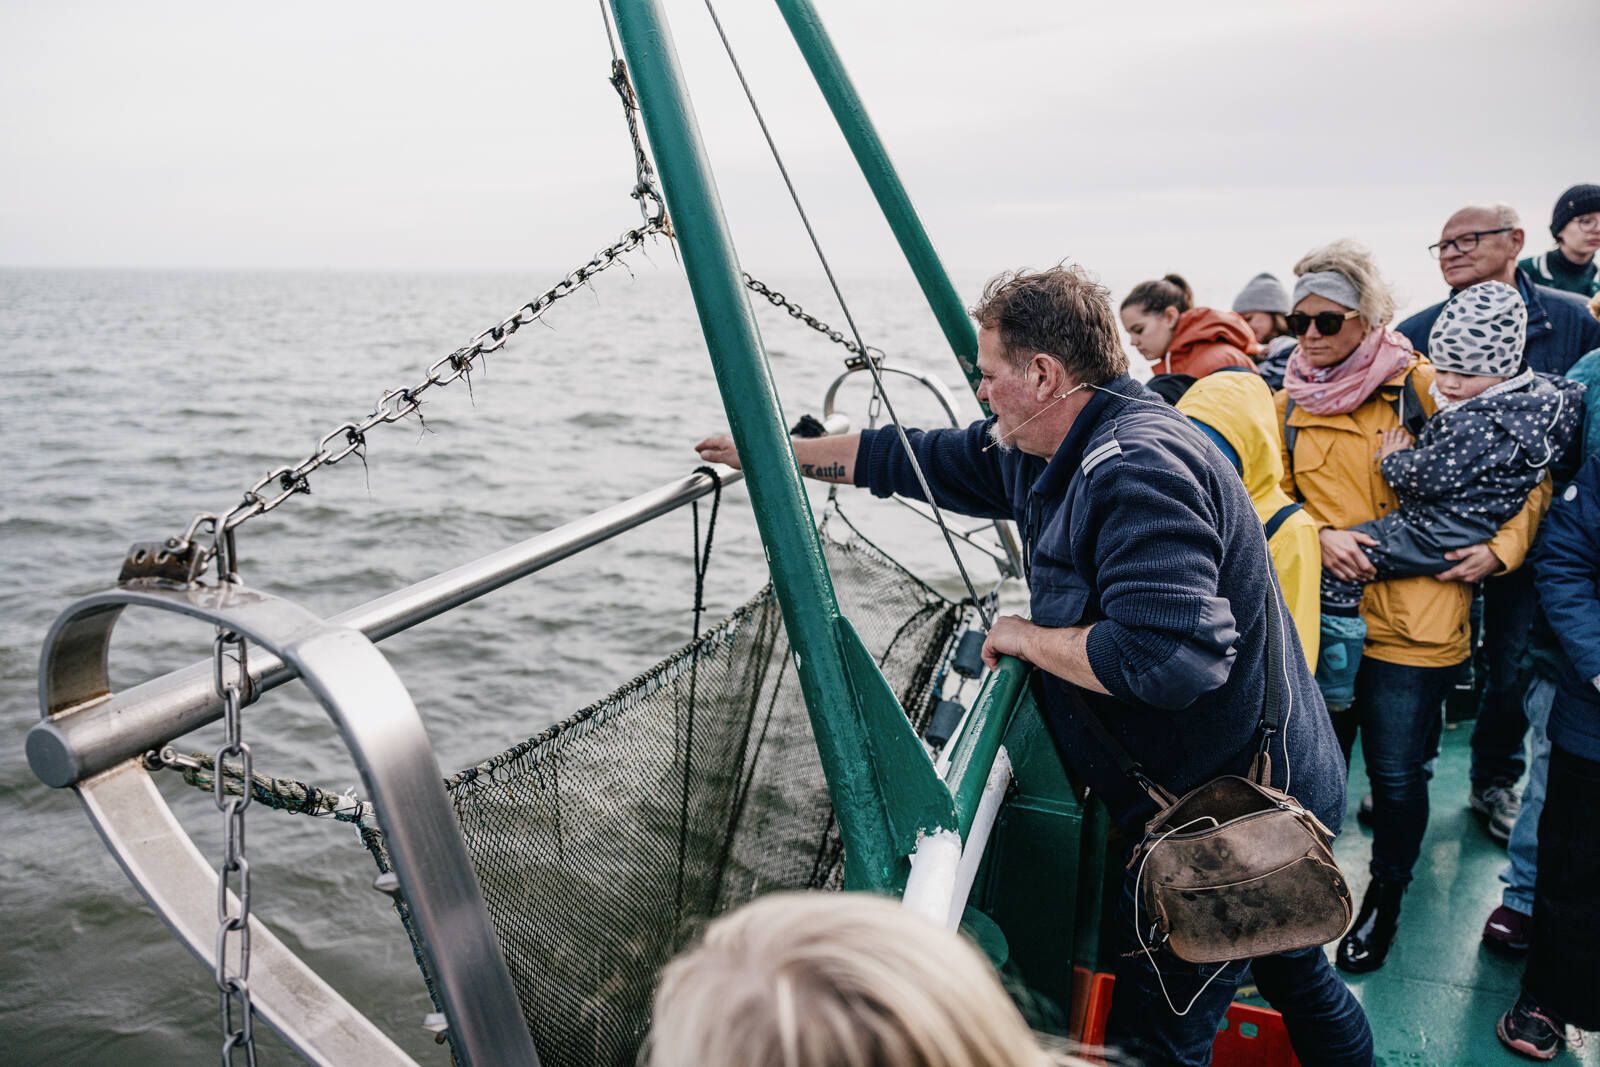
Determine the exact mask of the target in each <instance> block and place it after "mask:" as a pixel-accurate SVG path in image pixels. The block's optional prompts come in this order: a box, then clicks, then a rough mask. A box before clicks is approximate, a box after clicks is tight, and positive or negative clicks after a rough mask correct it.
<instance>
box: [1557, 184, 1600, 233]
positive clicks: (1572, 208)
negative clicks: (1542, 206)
mask: <svg viewBox="0 0 1600 1067" xmlns="http://www.w3.org/2000/svg"><path fill="white" fill-rule="evenodd" d="M1591 211H1600V185H1574V186H1573V187H1572V188H1571V189H1568V190H1567V191H1566V192H1564V193H1562V194H1561V195H1560V196H1559V197H1557V198H1556V206H1555V210H1554V211H1552V212H1551V213H1550V236H1551V237H1560V236H1561V231H1562V230H1564V229H1566V228H1567V223H1569V222H1571V221H1572V220H1573V219H1575V218H1577V217H1578V216H1579V215H1587V214H1589V213H1590V212H1591Z"/></svg>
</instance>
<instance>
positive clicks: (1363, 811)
mask: <svg viewBox="0 0 1600 1067" xmlns="http://www.w3.org/2000/svg"><path fill="white" fill-rule="evenodd" d="M1356 822H1358V823H1360V824H1361V825H1362V826H1371V825H1372V794H1371V793H1368V794H1366V795H1365V796H1363V797H1362V798H1361V803H1359V804H1357V805H1356Z"/></svg>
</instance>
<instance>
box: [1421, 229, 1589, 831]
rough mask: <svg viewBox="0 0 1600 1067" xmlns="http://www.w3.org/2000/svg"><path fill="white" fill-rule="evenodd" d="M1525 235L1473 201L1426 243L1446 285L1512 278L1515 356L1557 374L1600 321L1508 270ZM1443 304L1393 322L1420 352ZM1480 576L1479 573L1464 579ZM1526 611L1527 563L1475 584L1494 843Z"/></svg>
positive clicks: (1510, 789)
mask: <svg viewBox="0 0 1600 1067" xmlns="http://www.w3.org/2000/svg"><path fill="white" fill-rule="evenodd" d="M1524 236H1525V235H1524V233H1523V230H1522V224H1521V222H1520V221H1519V220H1518V218H1517V213H1516V212H1515V211H1513V210H1512V209H1511V208H1510V207H1508V206H1506V205H1504V204H1490V205H1481V206H1480V205H1474V206H1470V207H1464V208H1462V209H1461V210H1460V211H1457V212H1456V213H1455V214H1454V215H1451V216H1450V218H1449V219H1447V220H1445V224H1444V229H1443V230H1442V231H1441V232H1440V234H1439V243H1438V244H1436V245H1434V246H1432V251H1433V252H1435V254H1437V255H1438V257H1439V273H1440V274H1441V275H1443V276H1444V281H1445V284H1446V285H1448V286H1450V291H1451V292H1452V293H1455V292H1459V291H1460V290H1462V289H1465V288H1467V287H1468V286H1471V285H1477V284H1478V283H1479V282H1488V281H1500V282H1505V283H1506V284H1507V285H1514V286H1516V288H1517V291H1518V292H1520V293H1521V294H1522V299H1523V302H1524V303H1526V304H1527V305H1528V341H1527V347H1526V348H1525V349H1524V351H1523V359H1524V360H1525V361H1526V362H1527V364H1528V366H1530V367H1532V368H1533V369H1534V370H1536V371H1543V372H1544V373H1546V374H1556V375H1561V374H1565V373H1566V372H1567V371H1568V369H1570V368H1571V367H1572V365H1573V364H1574V363H1576V362H1577V361H1578V360H1579V359H1580V358H1581V357H1582V356H1584V355H1585V354H1587V353H1588V352H1591V351H1593V350H1594V349H1596V348H1600V322H1596V321H1595V319H1594V318H1593V316H1591V315H1590V314H1589V309H1588V307H1587V305H1586V304H1585V303H1584V302H1583V301H1582V300H1581V299H1579V298H1578V297H1576V296H1574V295H1573V294H1571V293H1563V292H1560V291H1558V290H1555V289H1549V288H1546V287H1545V286H1542V285H1535V284H1534V282H1533V279H1532V278H1530V277H1529V276H1528V274H1527V272H1525V271H1521V270H1518V269H1517V256H1519V255H1521V253H1522V245H1523V239H1524ZM1444 305H1445V302H1444V301H1440V302H1439V303H1437V304H1434V305H1433V306H1432V307H1429V308H1425V309H1423V310H1422V311H1419V312H1417V313H1416V314H1415V315H1413V316H1411V317H1410V318H1409V319H1406V320H1405V321H1404V322H1402V323H1401V324H1400V326H1399V330H1400V332H1401V333H1403V334H1405V335H1406V337H1407V338H1408V339H1409V340H1410V341H1411V346H1412V347H1413V348H1415V349H1416V350H1417V351H1418V352H1421V353H1422V354H1423V355H1427V354H1428V333H1429V331H1430V330H1432V329H1433V324H1434V320H1436V319H1437V318H1438V317H1439V313H1440V311H1441V310H1442V309H1443V308H1444ZM1491 558H1492V557H1491ZM1484 577H1488V572H1485V573H1484V574H1480V575H1476V576H1469V579H1468V580H1477V579H1481V578H1484ZM1535 610H1536V604H1535V600H1534V595H1533V575H1532V571H1531V569H1530V568H1528V567H1523V568H1522V569H1520V570H1517V571H1513V572H1512V573H1510V574H1507V575H1501V576H1497V577H1492V578H1490V579H1489V581H1487V582H1486V583H1485V584H1484V587H1483V620H1484V621H1483V626H1484V633H1483V645H1482V650H1481V652H1480V653H1479V658H1478V663H1477V666H1478V669H1479V670H1480V671H1481V672H1482V674H1483V676H1484V677H1483V679H1482V681H1483V691H1482V697H1481V701H1480V704H1479V707H1478V719H1477V722H1475V723H1474V724H1473V727H1472V772H1471V774H1472V794H1471V797H1470V801H1471V804H1472V807H1473V809H1474V810H1476V811H1477V812H1479V813H1480V814H1481V815H1483V816H1484V818H1485V820H1486V822H1487V825H1488V829H1489V832H1490V834H1492V835H1493V836H1494V837H1495V839H1496V840H1498V841H1501V842H1502V843H1503V842H1505V840H1506V839H1507V838H1508V837H1509V836H1510V834H1511V827H1512V826H1513V825H1514V824H1515V823H1516V821H1517V813H1518V810H1519V809H1520V807H1521V801H1520V798H1519V797H1518V796H1517V794H1516V791H1515V785H1516V782H1517V780H1518V779H1519V778H1521V777H1522V772H1523V769H1524V761H1523V755H1522V739H1523V735H1524V734H1526V733H1527V732H1528V717H1527V714H1526V713H1525V712H1524V711H1523V708H1522V697H1523V694H1524V693H1525V692H1526V690H1527V682H1528V679H1527V676H1526V672H1525V671H1523V670H1522V668H1521V666H1520V664H1521V663H1522V661H1523V657H1524V654H1525V653H1526V651H1527V647H1528V635H1529V633H1530V632H1531V630H1532V628H1533V616H1534V612H1535Z"/></svg>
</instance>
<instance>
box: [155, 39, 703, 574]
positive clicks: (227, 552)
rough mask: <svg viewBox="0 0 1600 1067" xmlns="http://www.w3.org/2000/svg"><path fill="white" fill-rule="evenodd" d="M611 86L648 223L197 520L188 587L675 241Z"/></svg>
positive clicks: (622, 80)
mask: <svg viewBox="0 0 1600 1067" xmlns="http://www.w3.org/2000/svg"><path fill="white" fill-rule="evenodd" d="M610 82H611V84H612V86H613V87H615V89H616V90H617V95H618V96H619V97H620V98H621V100H622V109H623V114H624V116H625V117H626V118H627V121H628V137H629V139H630V140H631V141H632V143H633V155H634V177H635V184H634V188H633V190H632V192H631V193H630V195H631V196H632V197H633V198H634V199H635V200H637V201H638V202H639V211H640V213H641V215H642V216H643V220H644V221H643V222H642V223H641V224H640V225H638V226H635V227H633V228H632V229H630V230H626V231H624V232H623V234H622V236H621V237H619V238H617V240H615V241H613V242H612V243H611V244H609V245H607V246H606V247H604V248H602V249H600V251H598V252H596V253H595V254H594V255H593V256H592V257H591V258H590V260H589V262H587V263H585V264H583V265H582V266H580V267H578V268H577V269H575V270H573V271H571V272H570V273H568V274H567V275H566V277H564V278H562V279H561V280H560V281H558V282H556V284H555V285H553V286H551V287H550V288H549V289H546V290H545V291H544V292H543V293H540V294H539V295H538V296H537V297H535V298H534V299H532V300H530V301H528V302H527V303H526V304H523V305H522V306H521V307H520V308H518V309H517V310H516V311H515V312H513V313H512V314H511V315H509V316H507V317H506V318H504V319H502V320H501V321H500V322H499V323H497V324H495V325H494V326H491V327H489V328H488V329H487V330H484V331H483V332H482V333H480V334H478V335H477V336H475V337H473V338H472V340H470V341H468V342H467V343H466V344H465V345H463V346H462V347H460V348H458V349H456V350H455V351H454V352H451V353H450V354H449V355H447V356H444V357H443V358H441V359H439V360H437V361H435V362H434V363H433V364H432V365H430V366H429V367H428V369H427V371H426V372H425V373H424V375H423V377H422V380H421V381H419V382H417V384H415V385H412V386H408V387H402V388H398V389H390V390H389V391H388V392H386V393H384V394H383V396H382V397H381V398H380V399H379V400H378V403H377V405H376V406H375V407H374V408H373V409H372V413H371V414H369V415H367V416H366V417H365V418H363V419H361V420H359V421H351V422H345V423H341V424H340V425H338V426H335V427H334V428H333V429H332V430H329V431H328V432H327V433H326V434H323V435H322V437H321V439H320V440H318V442H317V447H316V449H315V450H314V451H312V452H311V453H310V454H309V455H307V456H306V457H305V458H303V459H301V460H300V461H299V462H298V463H294V464H290V465H286V466H282V467H278V468H276V469H274V470H270V471H268V472H267V473H266V474H265V475H263V476H262V477H261V478H260V479H259V480H257V481H256V483H255V484H254V485H252V486H250V488H248V489H246V490H245V492H244V496H243V498H241V500H240V501H239V503H238V504H237V505H236V506H235V507H234V508H233V510H231V511H228V512H224V513H221V514H214V513H211V512H202V513H200V514H199V515H196V516H195V517H194V519H193V520H191V521H190V523H189V525H188V527H187V528H186V529H185V531H184V533H183V534H182V535H180V536H178V537H173V538H169V539H168V540H167V541H166V543H165V545H166V548H167V549H169V550H170V551H172V552H174V553H178V554H182V553H189V552H192V551H193V550H194V549H195V548H196V547H197V542H195V541H194V538H195V537H196V535H198V534H199V533H200V532H201V531H202V530H205V531H206V532H207V533H208V535H209V536H210V539H211V540H210V544H209V545H207V546H203V548H201V554H202V556H203V559H202V561H201V565H200V566H199V567H198V568H197V569H192V570H191V572H190V573H189V574H187V575H185V578H186V580H189V581H193V580H196V579H198V578H199V577H200V576H201V574H203V573H204V569H205V567H208V566H209V565H210V562H211V561H212V560H213V559H216V558H218V557H219V556H221V557H222V559H223V563H224V565H225V567H224V569H225V570H226V571H227V572H229V573H231V572H232V569H233V562H234V559H233V555H234V554H233V551H232V537H233V533H234V531H235V530H236V529H238V527H239V526H240V525H241V524H242V523H244V522H246V521H248V520H250V519H253V518H255V517H256V516H257V515H265V514H266V513H267V512H269V511H272V510H274V509H275V508H277V507H278V506H279V505H281V504H282V503H283V502H284V501H286V500H288V499H289V498H290V497H292V496H295V495H296V494H298V493H309V492H311V484H310V481H309V478H310V476H311V475H312V474H313V473H315V472H316V471H318V470H320V469H321V468H323V467H330V466H332V465H334V464H335V463H338V462H339V461H340V460H343V459H345V458H347V457H348V456H350V455H352V454H355V455H359V456H361V457H362V458H363V459H365V449H366V445H367V434H368V433H369V432H370V431H372V430H373V429H375V428H377V427H378V426H382V425H385V424H388V423H394V422H399V421H400V420H401V419H404V418H406V417H408V416H410V415H412V414H415V413H416V412H417V410H418V409H419V408H421V406H422V397H423V395H424V394H425V393H427V391H428V390H430V389H433V388H435V387H442V386H446V385H449V384H450V383H451V382H454V381H456V380H457V379H459V378H467V379H468V384H469V385H470V384H471V374H472V372H473V370H475V369H477V366H478V364H479V361H480V360H481V359H482V357H484V356H486V355H487V354H489V353H491V352H495V351H498V350H499V349H501V348H502V347H504V346H505V343H506V342H507V341H508V340H510V339H511V336H512V334H515V333H516V332H517V331H518V330H520V329H522V327H524V326H528V325H530V324H532V323H534V322H537V321H538V320H539V319H540V318H541V317H542V316H543V315H544V313H545V312H546V311H548V310H549V309H550V308H551V307H552V306H553V305H554V304H556V303H557V302H558V301H560V300H562V299H565V298H566V297H568V296H570V295H572V293H573V292H574V291H576V290H577V289H579V288H581V287H582V286H583V285H585V284H587V283H588V282H589V280H590V279H592V278H593V277H594V276H595V275H597V274H600V273H601V272H602V271H604V270H606V269H607V268H608V267H611V266H613V265H615V264H616V263H617V262H618V261H619V260H621V258H622V257H623V256H625V255H627V254H628V253H629V252H632V251H634V250H635V249H637V248H639V247H640V246H641V245H643V244H644V242H645V240H646V239H647V238H649V237H652V236H656V235H663V236H666V237H668V238H671V237H672V225H671V223H670V221H669V220H668V218H667V208H666V201H665V199H664V198H663V197H662V195H661V191H660V189H659V187H658V186H657V184H656V176H655V170H654V169H653V168H652V167H651V165H650V158H649V156H648V154H647V153H646V152H645V148H644V142H643V141H642V140H641V138H640V134H639V121H638V120H639V103H638V99H637V97H636V96H635V95H634V91H633V83H632V81H631V80H630V79H629V77H628V71H627V67H626V65H625V64H624V63H623V62H622V60H621V59H616V58H613V60H612V64H611V77H610ZM135 547H136V548H137V547H139V546H135ZM227 576H228V575H227V573H222V574H219V577H221V578H226V577H227Z"/></svg>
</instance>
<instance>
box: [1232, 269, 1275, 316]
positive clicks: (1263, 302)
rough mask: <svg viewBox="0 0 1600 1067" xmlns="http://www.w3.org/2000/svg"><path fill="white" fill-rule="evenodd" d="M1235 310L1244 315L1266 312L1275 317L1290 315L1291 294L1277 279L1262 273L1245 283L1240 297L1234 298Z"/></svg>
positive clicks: (1240, 291)
mask: <svg viewBox="0 0 1600 1067" xmlns="http://www.w3.org/2000/svg"><path fill="white" fill-rule="evenodd" d="M1233 310H1235V311H1237V312H1238V313H1239V314H1241V315H1244V314H1247V313H1249V312H1251V311H1265V312H1268V313H1269V314H1273V315H1287V314H1289V294H1288V293H1287V292H1285V291H1284V288H1283V283H1282V282H1280V281H1278V279H1277V278H1276V277H1274V276H1273V275H1271V274H1268V273H1267V272H1266V271H1262V272H1261V273H1260V274H1257V275H1256V276H1255V277H1254V278H1251V279H1250V280H1249V281H1248V282H1246V283H1245V286H1244V288H1243V289H1240V290H1239V295H1238V296H1236V297H1234V298H1233Z"/></svg>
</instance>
